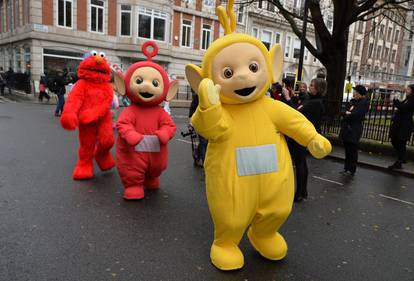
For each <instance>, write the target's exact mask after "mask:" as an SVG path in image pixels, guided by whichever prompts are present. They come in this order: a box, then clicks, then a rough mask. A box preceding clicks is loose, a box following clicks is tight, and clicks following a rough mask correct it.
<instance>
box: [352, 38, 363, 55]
mask: <svg viewBox="0 0 414 281" xmlns="http://www.w3.org/2000/svg"><path fill="white" fill-rule="evenodd" d="M360 49H361V41H360V40H356V42H355V55H356V56H359V55H360ZM351 59H352V58H351Z"/></svg>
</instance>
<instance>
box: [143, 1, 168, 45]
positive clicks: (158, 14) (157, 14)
mask: <svg viewBox="0 0 414 281" xmlns="http://www.w3.org/2000/svg"><path fill="white" fill-rule="evenodd" d="M137 14H138V18H137V21H136V22H137V26H138V30H137V37H138V39H144V40H148V39H151V40H154V41H157V42H166V41H167V40H168V32H169V29H168V24H167V22H168V15H167V13H164V12H162V11H159V10H155V9H150V8H145V7H138V12H137ZM140 14H141V15H144V16H149V17H151V26H150V38H146V37H140V36H139V15H140ZM155 18H157V19H163V20H164V31H165V34H164V40H158V39H154V19H155Z"/></svg>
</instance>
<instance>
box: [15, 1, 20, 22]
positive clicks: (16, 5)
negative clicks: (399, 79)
mask: <svg viewBox="0 0 414 281" xmlns="http://www.w3.org/2000/svg"><path fill="white" fill-rule="evenodd" d="M14 12H15V13H16V26H19V25H20V7H19V0H15V1H14Z"/></svg>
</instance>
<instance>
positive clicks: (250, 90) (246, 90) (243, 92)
mask: <svg viewBox="0 0 414 281" xmlns="http://www.w3.org/2000/svg"><path fill="white" fill-rule="evenodd" d="M254 90H256V87H251V88H243V89H239V90H234V92H235V93H236V94H238V95H239V96H242V97H247V96H248V95H250V94H251V93H253V92H254Z"/></svg>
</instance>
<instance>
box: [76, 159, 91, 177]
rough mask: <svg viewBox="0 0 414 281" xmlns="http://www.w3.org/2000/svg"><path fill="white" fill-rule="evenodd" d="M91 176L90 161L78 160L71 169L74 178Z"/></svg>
mask: <svg viewBox="0 0 414 281" xmlns="http://www.w3.org/2000/svg"><path fill="white" fill-rule="evenodd" d="M91 178H93V163H92V161H90V162H88V163H85V162H83V163H82V162H81V161H78V163H77V164H76V166H75V169H74V170H73V179H74V180H87V179H91Z"/></svg>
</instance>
